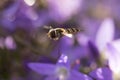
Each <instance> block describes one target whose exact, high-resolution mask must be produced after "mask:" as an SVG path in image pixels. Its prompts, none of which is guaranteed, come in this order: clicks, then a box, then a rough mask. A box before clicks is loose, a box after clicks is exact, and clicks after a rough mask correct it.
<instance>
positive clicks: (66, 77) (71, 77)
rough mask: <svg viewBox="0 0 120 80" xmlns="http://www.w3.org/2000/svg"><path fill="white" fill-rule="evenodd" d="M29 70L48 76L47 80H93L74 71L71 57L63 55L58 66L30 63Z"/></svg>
mask: <svg viewBox="0 0 120 80" xmlns="http://www.w3.org/2000/svg"><path fill="white" fill-rule="evenodd" d="M28 66H29V68H31V69H32V70H34V71H35V72H37V73H39V74H43V75H48V77H47V78H46V79H45V80H57V79H59V80H78V79H79V80H92V79H91V78H90V77H88V76H87V75H85V74H82V73H80V72H78V71H75V70H72V69H71V67H70V60H69V56H67V55H65V54H62V55H61V57H60V58H59V60H58V62H57V64H55V65H54V64H44V63H29V64H28Z"/></svg>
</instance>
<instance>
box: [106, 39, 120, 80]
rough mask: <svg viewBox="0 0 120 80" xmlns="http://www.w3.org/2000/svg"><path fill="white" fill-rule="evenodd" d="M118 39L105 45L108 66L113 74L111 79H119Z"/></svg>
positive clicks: (119, 51) (119, 45) (119, 42)
mask: <svg viewBox="0 0 120 80" xmlns="http://www.w3.org/2000/svg"><path fill="white" fill-rule="evenodd" d="M119 48H120V39H118V40H114V41H112V42H111V43H109V44H108V45H107V48H106V51H105V54H106V57H107V59H108V65H109V67H110V69H111V70H112V72H113V79H114V80H116V79H117V80H118V79H120V77H119V75H120V62H119V61H120V49H119Z"/></svg>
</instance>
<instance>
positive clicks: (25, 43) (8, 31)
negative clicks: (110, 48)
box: [0, 0, 120, 80]
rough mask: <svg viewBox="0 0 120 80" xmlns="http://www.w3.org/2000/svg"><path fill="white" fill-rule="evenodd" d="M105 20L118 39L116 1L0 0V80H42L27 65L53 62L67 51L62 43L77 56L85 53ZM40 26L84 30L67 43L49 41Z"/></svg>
mask: <svg viewBox="0 0 120 80" xmlns="http://www.w3.org/2000/svg"><path fill="white" fill-rule="evenodd" d="M108 17H110V18H111V19H112V20H113V21H114V25H115V38H119V37H120V33H119V31H120V27H119V26H120V0H2V1H0V80H42V79H41V77H45V76H42V75H39V74H37V73H35V72H34V71H32V70H31V69H29V68H28V66H27V64H28V63H29V62H41V63H52V64H54V63H56V61H57V59H58V57H59V54H58V53H59V51H60V52H66V50H67V49H65V48H62V47H63V46H66V44H65V42H68V43H67V46H71V47H73V48H76V45H77V46H79V49H80V51H81V52H80V53H82V54H88V53H89V51H90V50H88V49H86V44H87V43H86V41H87V40H88V39H90V40H91V41H93V42H94V40H95V36H96V32H97V31H98V28H99V27H100V25H101V23H102V21H103V20H104V19H106V18H108ZM44 26H52V27H53V28H58V27H62V28H72V27H74V28H79V29H83V30H84V31H82V32H80V33H78V34H76V35H75V36H74V37H73V38H72V39H69V40H68V38H66V37H64V38H63V39H60V40H58V41H53V40H51V39H49V38H48V37H47V35H46V34H47V32H48V30H46V29H44ZM65 40H66V41H65ZM67 40H68V41H67ZM67 46H66V48H68V47H67ZM53 55H54V56H53ZM88 56H89V55H87V59H88ZM82 59H83V60H84V64H85V61H86V58H84V57H83V56H82ZM86 63H89V62H86ZM83 66H86V65H83ZM87 69H88V68H87ZM82 70H83V69H82ZM88 71H89V70H88ZM88 71H87V72H88ZM83 72H84V73H87V72H85V71H83Z"/></svg>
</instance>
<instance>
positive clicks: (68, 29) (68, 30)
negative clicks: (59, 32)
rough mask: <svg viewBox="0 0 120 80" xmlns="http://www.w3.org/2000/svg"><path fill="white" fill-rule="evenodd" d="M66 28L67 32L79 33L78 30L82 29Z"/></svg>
mask: <svg viewBox="0 0 120 80" xmlns="http://www.w3.org/2000/svg"><path fill="white" fill-rule="evenodd" d="M65 30H66V32H67V33H68V34H72V33H77V32H79V31H80V30H79V29H77V28H67V29H65Z"/></svg>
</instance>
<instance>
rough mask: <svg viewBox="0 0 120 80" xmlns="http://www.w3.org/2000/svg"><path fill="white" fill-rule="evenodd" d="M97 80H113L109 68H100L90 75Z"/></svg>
mask: <svg viewBox="0 0 120 80" xmlns="http://www.w3.org/2000/svg"><path fill="white" fill-rule="evenodd" d="M89 75H90V76H91V77H93V78H94V79H96V80H112V73H111V71H110V69H109V68H106V67H105V68H98V69H95V70H93V71H92V72H90V73H89Z"/></svg>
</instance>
